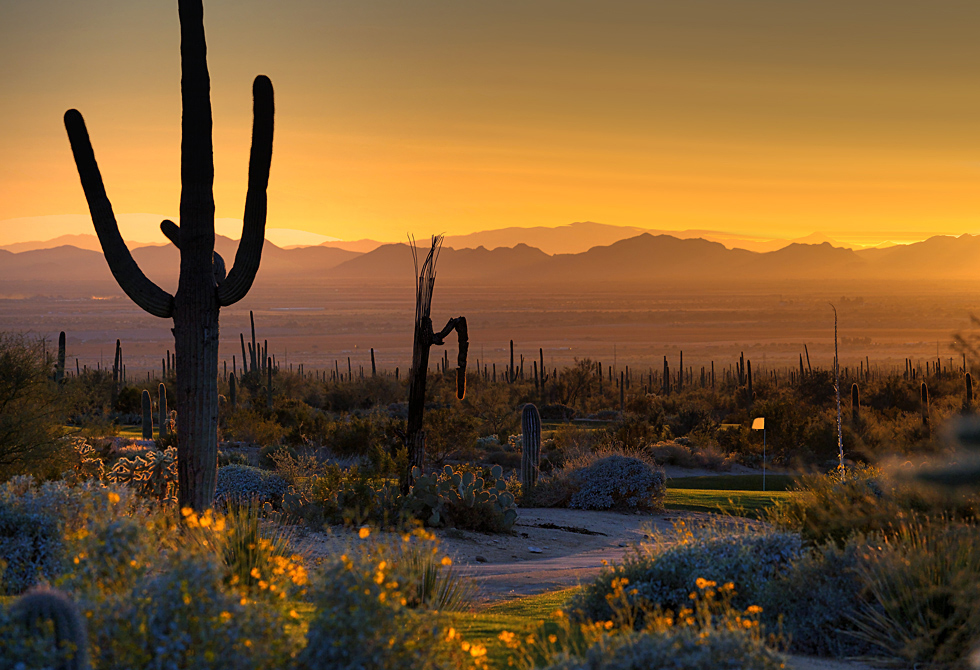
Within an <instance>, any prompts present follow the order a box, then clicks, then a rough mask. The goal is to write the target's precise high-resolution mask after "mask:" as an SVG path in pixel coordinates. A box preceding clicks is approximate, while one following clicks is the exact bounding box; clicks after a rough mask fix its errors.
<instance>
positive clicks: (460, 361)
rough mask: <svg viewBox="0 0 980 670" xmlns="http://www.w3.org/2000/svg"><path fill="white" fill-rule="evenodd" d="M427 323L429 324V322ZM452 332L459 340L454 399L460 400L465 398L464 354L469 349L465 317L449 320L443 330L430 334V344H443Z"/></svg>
mask: <svg viewBox="0 0 980 670" xmlns="http://www.w3.org/2000/svg"><path fill="white" fill-rule="evenodd" d="M429 323H430V324H431V321H430V322H429ZM430 330H431V326H430ZM454 330H455V331H456V336H457V337H458V338H459V354H458V355H457V356H456V397H457V398H459V399H460V400H462V399H463V398H464V397H465V396H466V354H467V351H468V350H469V347H470V343H469V335H468V332H467V330H466V317H465V316H457V317H455V318H453V319H449V321H448V322H447V323H446V327H445V328H443V329H442V330H440V331H439V332H438V333H433V334H432V337H431V342H432V344H434V345H441V344H445V343H446V341H445V340H446V337H447V336H448V335H449V333H451V332H453V331H454Z"/></svg>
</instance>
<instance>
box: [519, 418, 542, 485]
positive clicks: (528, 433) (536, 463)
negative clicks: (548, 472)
mask: <svg viewBox="0 0 980 670" xmlns="http://www.w3.org/2000/svg"><path fill="white" fill-rule="evenodd" d="M540 467H541V415H540V414H539V413H538V408H537V407H535V406H534V405H532V404H531V403H528V404H526V405H524V409H523V410H522V411H521V485H522V486H523V487H524V490H525V492H527V491H530V490H531V489H533V488H534V485H535V484H537V482H538V470H539V469H540Z"/></svg>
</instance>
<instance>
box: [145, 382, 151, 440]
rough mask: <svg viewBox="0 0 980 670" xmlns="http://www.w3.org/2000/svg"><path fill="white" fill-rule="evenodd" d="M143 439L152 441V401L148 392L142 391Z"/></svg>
mask: <svg viewBox="0 0 980 670" xmlns="http://www.w3.org/2000/svg"><path fill="white" fill-rule="evenodd" d="M142 398H143V439H144V440H152V439H153V401H152V400H151V399H150V392H149V391H147V390H146V389H143V396H142Z"/></svg>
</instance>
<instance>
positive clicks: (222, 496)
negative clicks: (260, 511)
mask: <svg viewBox="0 0 980 670" xmlns="http://www.w3.org/2000/svg"><path fill="white" fill-rule="evenodd" d="M286 489H287V485H286V480H284V479H283V478H282V477H280V476H279V475H277V474H276V473H274V472H268V471H266V470H261V469H259V468H253V467H251V466H249V465H226V466H225V467H223V468H218V482H217V486H216V487H215V494H214V495H215V499H216V500H222V501H226V502H231V501H236V500H238V501H241V500H250V499H252V498H256V499H258V500H260V501H263V502H271V503H273V504H274V505H279V504H280V503H281V502H282V496H283V494H284V493H286Z"/></svg>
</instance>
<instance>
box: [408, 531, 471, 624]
mask: <svg viewBox="0 0 980 670" xmlns="http://www.w3.org/2000/svg"><path fill="white" fill-rule="evenodd" d="M396 552H397V557H396V558H395V561H394V562H395V563H396V564H397V565H398V566H399V569H400V570H402V571H404V572H405V573H406V574H407V579H406V593H405V597H406V602H407V606H408V607H411V608H419V607H424V608H428V609H432V610H436V611H439V612H460V611H464V610H467V609H469V607H470V606H471V605H472V603H473V599H474V597H475V595H476V585H475V584H474V583H473V582H472V581H470V580H469V579H468V578H467V577H465V576H463V575H462V574H460V573H459V572H458V571H457V570H456V569H455V567H454V566H453V563H452V560H450V559H449V557H448V556H440V555H439V552H438V543H437V542H435V536H434V535H428V534H424V533H418V532H416V533H415V541H410V542H407V543H402V544H401V546H399V547H398V549H397V550H396Z"/></svg>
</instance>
